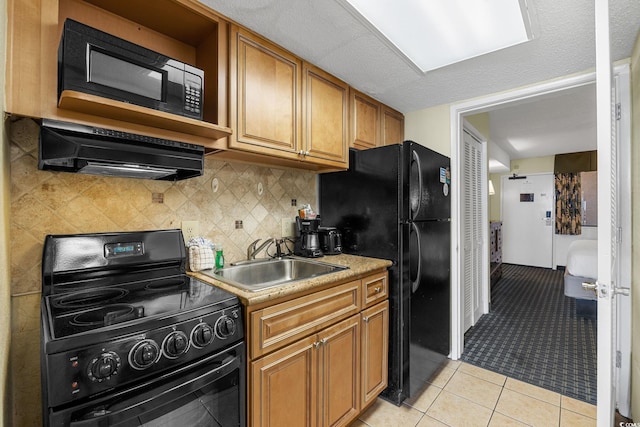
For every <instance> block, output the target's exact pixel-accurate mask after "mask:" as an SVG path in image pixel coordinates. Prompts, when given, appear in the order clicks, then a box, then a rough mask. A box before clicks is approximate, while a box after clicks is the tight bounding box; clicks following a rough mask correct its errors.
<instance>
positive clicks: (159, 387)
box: [51, 343, 246, 427]
mask: <svg viewBox="0 0 640 427" xmlns="http://www.w3.org/2000/svg"><path fill="white" fill-rule="evenodd" d="M244 363H245V362H244V343H238V344H236V345H235V346H233V347H231V348H229V349H227V350H225V351H224V352H222V353H218V354H216V355H214V356H210V357H208V358H206V359H203V360H201V361H199V362H197V363H196V364H195V365H196V366H195V367H194V365H190V366H188V367H185V368H180V369H178V370H176V371H172V372H170V373H168V374H165V375H164V376H162V377H161V378H156V379H154V380H152V381H147V382H145V383H144V384H141V385H136V386H134V387H131V388H129V389H126V390H120V391H116V392H114V393H111V394H109V395H105V396H102V397H100V398H98V399H93V400H90V401H88V402H86V403H84V404H82V405H76V406H74V407H72V408H65V409H63V410H60V411H53V412H52V413H51V420H52V422H51V425H52V426H58V425H60V426H62V425H64V426H67V425H68V426H73V427H80V426H82V427H84V426H185V427H186V426H189V427H192V426H222V427H227V426H233V427H235V426H240V427H244V426H245V424H246V422H245V366H244Z"/></svg>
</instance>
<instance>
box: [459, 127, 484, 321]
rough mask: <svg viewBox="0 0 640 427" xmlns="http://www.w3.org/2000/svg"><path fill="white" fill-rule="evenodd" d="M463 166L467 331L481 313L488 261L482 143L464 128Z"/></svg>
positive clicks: (464, 305)
mask: <svg viewBox="0 0 640 427" xmlns="http://www.w3.org/2000/svg"><path fill="white" fill-rule="evenodd" d="M462 138H463V143H464V152H463V168H462V171H461V175H462V182H463V183H464V185H463V186H462V188H463V190H462V191H463V192H464V206H463V211H462V230H463V269H462V284H463V289H464V292H463V295H462V298H463V307H464V330H465V331H467V330H468V329H469V328H470V327H471V326H473V325H475V323H476V322H477V321H478V319H480V316H482V314H483V295H484V294H483V285H485V286H487V287H488V281H489V278H488V275H489V274H488V270H487V268H486V266H488V265H489V259H488V255H487V254H486V252H487V251H485V250H484V248H485V246H486V245H485V244H484V242H486V240H487V238H488V233H489V231H488V229H489V222H488V220H487V207H486V200H487V195H486V194H484V193H483V192H484V191H485V190H484V189H485V188H486V186H484V187H483V186H482V185H481V183H482V182H487V177H486V168H483V165H484V164H485V162H486V145H483V144H482V143H481V142H480V141H479V140H478V138H476V137H474V136H473V135H472V134H471V133H470V132H469V131H468V130H467V129H464V131H463V137H462Z"/></svg>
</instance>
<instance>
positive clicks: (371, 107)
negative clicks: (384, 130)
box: [350, 88, 381, 149]
mask: <svg viewBox="0 0 640 427" xmlns="http://www.w3.org/2000/svg"><path fill="white" fill-rule="evenodd" d="M350 98H351V102H350V104H351V105H350V107H351V137H350V139H351V146H352V147H354V148H359V149H366V148H373V147H377V146H378V145H380V110H381V104H380V103H379V102H378V101H376V100H375V99H373V98H371V97H369V96H367V95H365V94H363V93H361V92H358V91H357V90H355V89H353V88H352V89H351V96H350Z"/></svg>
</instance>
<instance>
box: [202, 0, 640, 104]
mask: <svg viewBox="0 0 640 427" xmlns="http://www.w3.org/2000/svg"><path fill="white" fill-rule="evenodd" d="M200 1H202V2H203V3H205V4H207V5H208V6H210V7H211V8H213V9H214V10H217V11H218V12H220V13H221V14H223V15H225V16H227V17H229V18H231V19H232V20H234V21H236V22H238V23H240V24H242V25H244V26H246V27H248V28H250V29H253V30H254V31H256V32H258V33H260V34H262V35H264V36H265V37H266V38H268V39H270V40H272V41H274V42H276V43H277V44H279V45H281V46H283V47H284V48H286V49H288V50H290V51H291V52H293V53H295V54H297V55H298V56H300V57H302V58H304V59H306V60H308V61H309V62H311V63H314V64H315V65H317V66H319V67H320V68H323V69H324V70H326V71H328V72H330V73H332V74H334V75H336V76H337V77H340V78H341V79H343V80H344V81H346V82H347V83H349V84H350V85H352V86H354V87H356V88H357V89H359V90H361V91H363V92H365V93H368V94H370V95H371V96H373V97H374V98H376V99H378V100H380V101H382V102H384V103H385V104H388V105H390V106H392V107H394V108H396V109H398V110H400V111H402V112H403V113H408V112H412V111H416V110H420V109H423V108H426V107H430V106H434V105H440V104H446V103H451V102H455V101H461V100H465V99H469V98H472V97H476V96H481V95H486V94H490V93H495V92H499V91H503V90H507V89H512V88H515V87H519V86H523V85H527V84H532V83H537V82H540V81H544V80H549V79H552V78H556V77H560V76H565V75H567V74H571V73H576V72H581V71H585V70H588V69H590V68H592V67H594V66H595V50H594V49H595V44H594V3H595V0H533V1H532V3H533V10H534V18H535V20H536V21H537V25H536V27H537V28H534V32H535V36H536V37H535V39H534V40H532V41H530V42H527V43H524V44H520V45H517V46H513V47H510V48H507V49H503V50H501V51H498V52H494V53H491V54H487V55H483V56H480V57H477V58H473V59H469V60H466V61H463V62H461V63H458V64H454V65H450V66H447V67H443V68H440V69H438V70H434V71H431V72H428V73H426V74H420V73H418V72H416V71H415V70H414V69H413V68H412V67H410V66H409V65H408V64H407V62H405V60H403V59H402V58H401V57H400V56H399V55H398V54H397V53H396V52H394V51H393V50H391V49H390V48H389V47H388V46H387V44H385V43H384V42H382V41H381V40H380V39H379V38H378V37H377V36H376V35H375V34H373V33H372V32H371V31H370V30H369V29H368V28H367V27H366V26H365V25H363V24H362V22H361V21H360V20H358V19H356V18H355V17H354V16H353V15H351V14H350V12H348V11H347V9H345V7H344V6H342V4H341V3H340V0H325V1H317V0H234V1H228V0H200ZM390 3H391V2H390ZM610 3H611V5H610V9H611V45H612V50H611V53H612V58H613V60H618V59H622V58H627V57H629V56H630V54H631V49H632V47H633V43H634V41H635V38H636V35H637V34H638V29H639V28H640V1H638V0H611V1H610ZM392 4H393V5H394V6H395V5H401V1H400V2H393V3H392Z"/></svg>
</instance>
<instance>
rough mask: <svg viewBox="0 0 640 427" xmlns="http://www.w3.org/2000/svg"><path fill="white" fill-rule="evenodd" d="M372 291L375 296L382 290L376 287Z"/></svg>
mask: <svg viewBox="0 0 640 427" xmlns="http://www.w3.org/2000/svg"><path fill="white" fill-rule="evenodd" d="M373 290H374V291H376V294H379V293H380V291H381V290H382V288H381V287H379V286H378V287H377V288H374V289H373Z"/></svg>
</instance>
